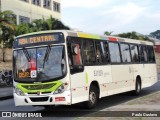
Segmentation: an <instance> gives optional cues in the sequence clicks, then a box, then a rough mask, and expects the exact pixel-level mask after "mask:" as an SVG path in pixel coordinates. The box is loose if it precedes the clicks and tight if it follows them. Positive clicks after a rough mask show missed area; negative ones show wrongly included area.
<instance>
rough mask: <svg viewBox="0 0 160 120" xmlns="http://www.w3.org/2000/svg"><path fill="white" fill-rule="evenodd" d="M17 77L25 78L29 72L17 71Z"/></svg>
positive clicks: (28, 75)
mask: <svg viewBox="0 0 160 120" xmlns="http://www.w3.org/2000/svg"><path fill="white" fill-rule="evenodd" d="M18 77H19V78H27V77H30V73H29V72H19V73H18Z"/></svg>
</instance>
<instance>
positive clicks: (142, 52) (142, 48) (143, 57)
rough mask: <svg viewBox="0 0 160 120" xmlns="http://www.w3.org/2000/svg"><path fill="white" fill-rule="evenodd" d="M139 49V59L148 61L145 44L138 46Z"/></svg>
mask: <svg viewBox="0 0 160 120" xmlns="http://www.w3.org/2000/svg"><path fill="white" fill-rule="evenodd" d="M139 51H140V60H141V62H148V58H147V50H146V46H144V45H141V46H140V47H139Z"/></svg>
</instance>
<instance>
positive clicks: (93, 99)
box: [84, 85, 98, 109]
mask: <svg viewBox="0 0 160 120" xmlns="http://www.w3.org/2000/svg"><path fill="white" fill-rule="evenodd" d="M97 101H98V90H97V87H95V86H94V85H92V86H91V87H90V90H89V100H88V101H86V102H85V103H84V105H85V108H88V109H91V108H94V107H95V106H96V104H97Z"/></svg>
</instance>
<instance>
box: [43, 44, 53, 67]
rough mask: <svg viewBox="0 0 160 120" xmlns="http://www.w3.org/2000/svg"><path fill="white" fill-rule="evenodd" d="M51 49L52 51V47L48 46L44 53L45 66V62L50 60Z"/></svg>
mask: <svg viewBox="0 0 160 120" xmlns="http://www.w3.org/2000/svg"><path fill="white" fill-rule="evenodd" d="M50 51H51V47H50V46H48V47H47V49H46V53H45V55H44V59H43V68H44V65H45V62H46V61H47V60H48V57H49V53H50Z"/></svg>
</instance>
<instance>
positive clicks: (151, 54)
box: [147, 46, 155, 63]
mask: <svg viewBox="0 0 160 120" xmlns="http://www.w3.org/2000/svg"><path fill="white" fill-rule="evenodd" d="M147 48H148V49H147V50H148V61H149V62H150V63H155V55H154V49H153V47H152V46H147Z"/></svg>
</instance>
